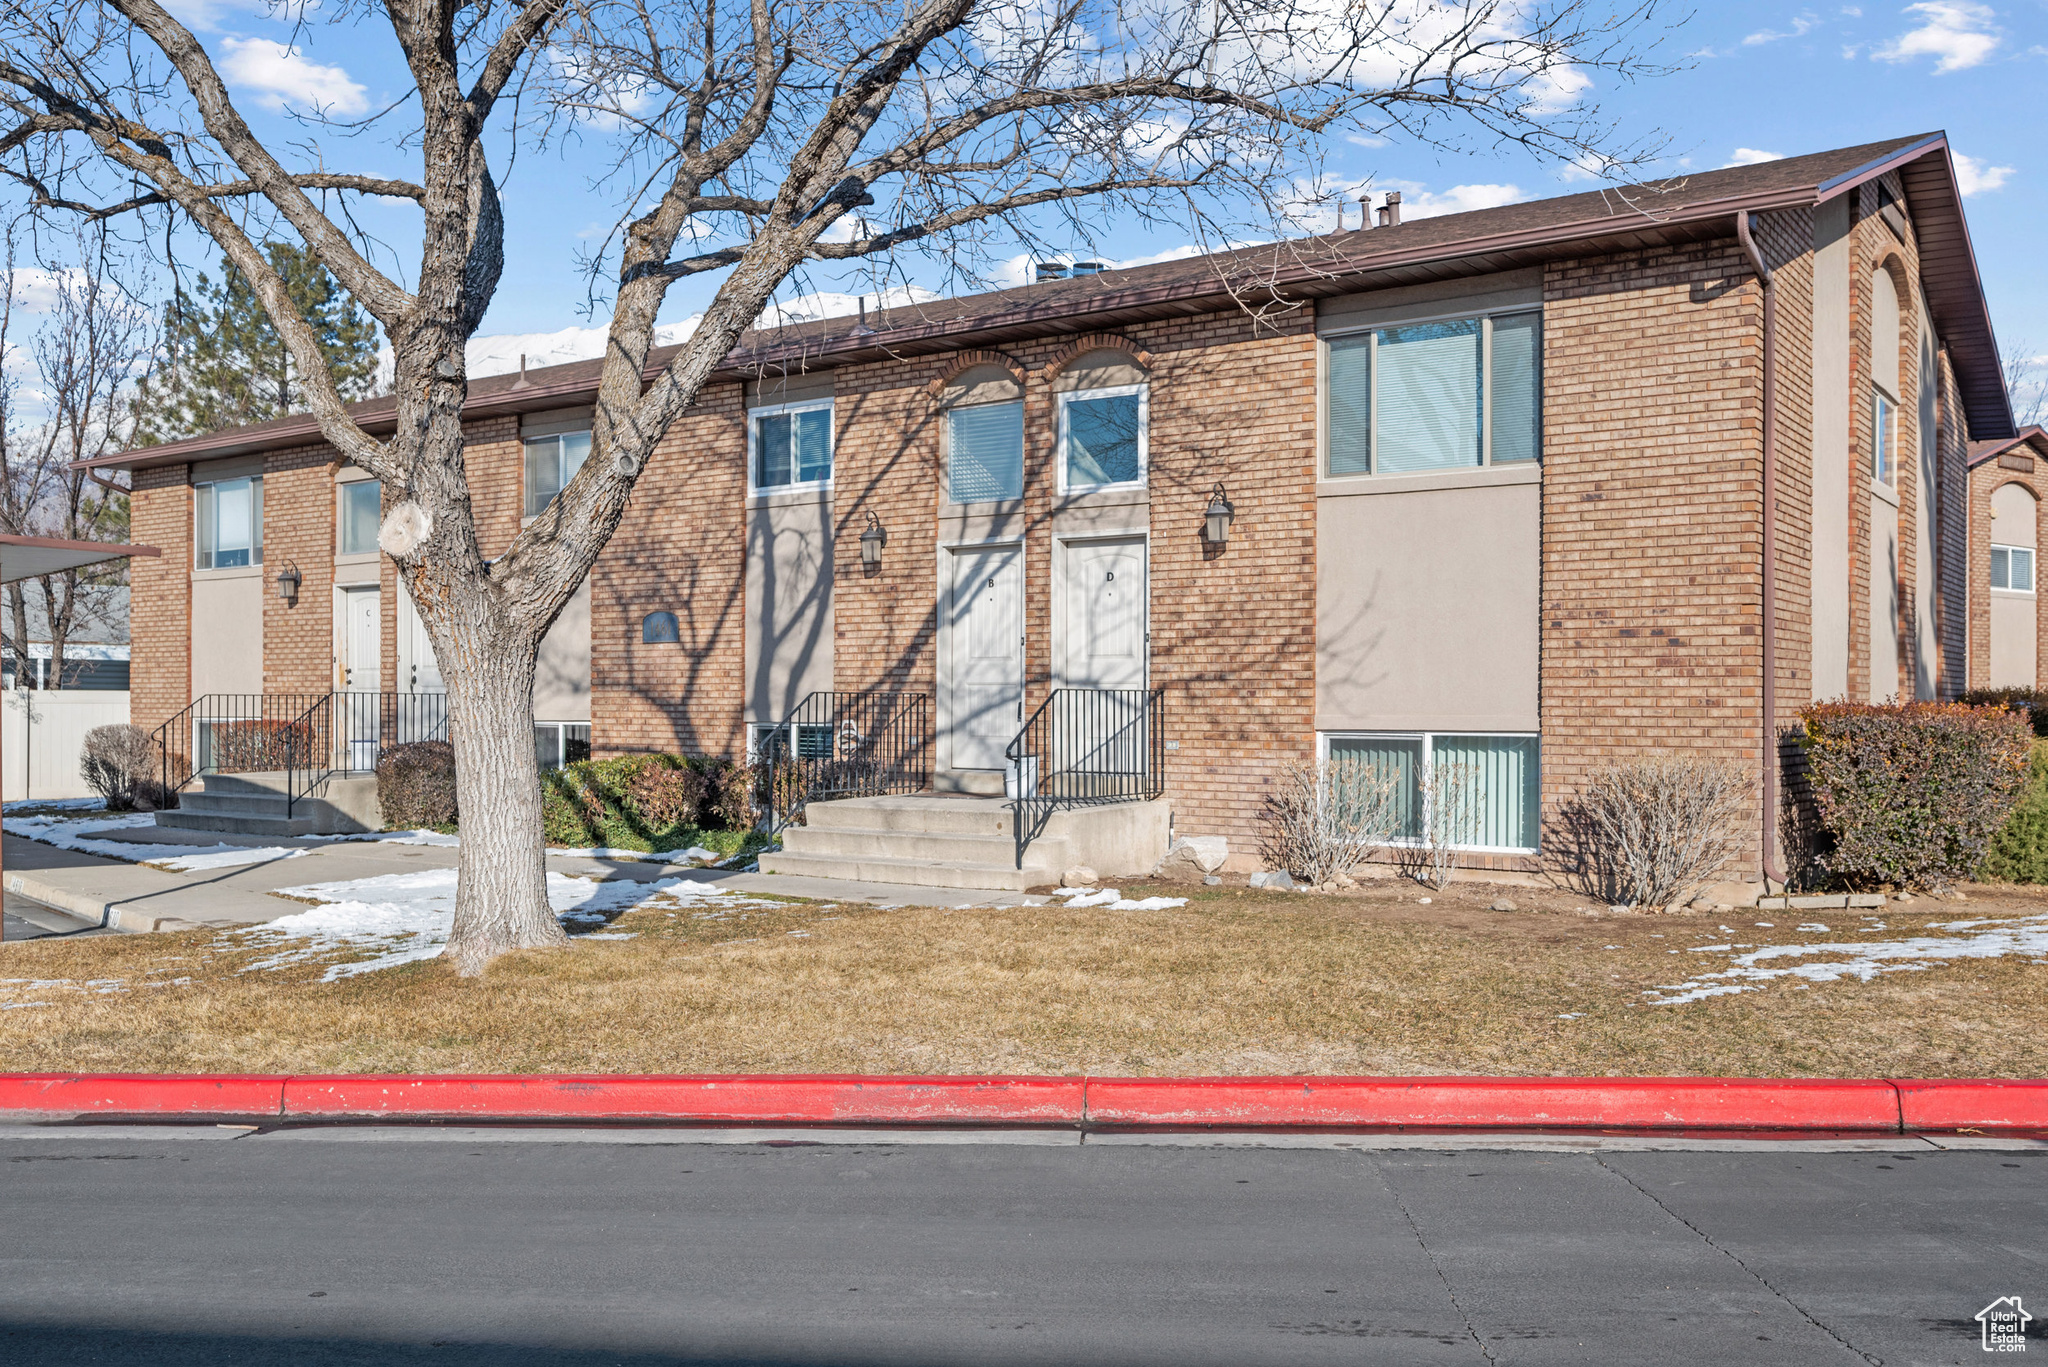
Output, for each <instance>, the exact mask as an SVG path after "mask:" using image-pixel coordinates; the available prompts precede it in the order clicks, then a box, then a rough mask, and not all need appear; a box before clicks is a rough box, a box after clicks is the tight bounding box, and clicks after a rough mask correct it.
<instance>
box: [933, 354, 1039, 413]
mask: <svg viewBox="0 0 2048 1367" xmlns="http://www.w3.org/2000/svg"><path fill="white" fill-rule="evenodd" d="M983 365H999V366H1001V367H1002V368H1003V369H1005V370H1007V371H1009V372H1010V378H1011V379H1013V380H1015V381H1016V382H1017V387H1018V388H1020V389H1021V388H1023V387H1024V381H1025V378H1026V377H1027V376H1028V375H1029V374H1030V372H1029V371H1028V370H1027V369H1025V366H1024V363H1023V362H1022V361H1019V360H1017V359H1016V358H1015V357H1012V356H1006V355H1004V354H1003V353H1002V352H1000V351H963V352H961V353H960V354H959V355H957V356H955V357H954V358H953V360H952V363H951V364H949V365H948V366H947V367H946V368H945V369H944V370H942V371H940V372H939V374H938V378H936V379H934V380H933V381H932V382H931V383H930V384H928V385H926V386H925V387H924V389H925V393H926V394H927V395H929V396H930V397H931V400H932V402H933V403H937V402H938V401H939V399H940V398H941V397H942V396H943V395H944V394H945V392H946V386H947V385H949V384H951V383H953V381H955V380H957V379H959V378H960V377H961V376H962V375H965V374H966V373H967V372H968V371H970V370H972V369H974V368H975V367H976V366H983Z"/></svg>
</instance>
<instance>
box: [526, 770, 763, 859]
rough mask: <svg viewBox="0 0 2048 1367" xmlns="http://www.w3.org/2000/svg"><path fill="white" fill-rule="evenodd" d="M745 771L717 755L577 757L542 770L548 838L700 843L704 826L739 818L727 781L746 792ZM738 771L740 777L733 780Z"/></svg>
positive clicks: (617, 843) (641, 845) (645, 844)
mask: <svg viewBox="0 0 2048 1367" xmlns="http://www.w3.org/2000/svg"><path fill="white" fill-rule="evenodd" d="M744 773H745V771H744V770H740V769H736V768H735V767H734V766H733V765H732V764H731V763H729V762H728V761H725V760H721V759H707V758H702V757H698V756H684V755H661V754H654V755H622V756H619V757H617V758H613V759H597V760H578V761H576V762H575V763H574V764H565V765H563V766H562V767H561V768H559V769H551V770H549V771H547V772H546V773H544V774H542V775H541V819H542V824H543V827H544V829H545V832H546V835H547V839H548V841H549V843H551V844H556V845H568V846H572V847H576V848H589V847H592V846H608V847H611V848H614V849H639V850H663V849H673V848H676V847H677V846H679V845H688V844H693V843H702V842H701V840H700V839H699V837H700V836H701V834H702V833H703V831H704V830H706V829H715V828H719V827H729V826H743V825H745V824H746V822H745V819H744V818H742V819H741V820H740V821H738V822H734V821H732V820H730V819H729V817H728V816H727V811H728V808H729V806H730V804H731V799H732V797H733V796H734V795H735V794H733V793H731V792H729V791H728V790H729V789H734V788H736V789H737V790H738V791H737V794H736V795H737V796H738V797H740V798H741V799H744V798H745V797H746V786H745V783H744V781H743V776H744ZM734 774H738V775H741V776H742V781H741V782H738V783H734V782H733V781H732V778H731V776H732V775H734Z"/></svg>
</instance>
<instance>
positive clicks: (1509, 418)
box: [1492, 313, 1543, 465]
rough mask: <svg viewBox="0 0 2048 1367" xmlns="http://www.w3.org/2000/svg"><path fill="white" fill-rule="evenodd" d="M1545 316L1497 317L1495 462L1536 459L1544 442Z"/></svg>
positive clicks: (1494, 348) (1495, 350)
mask: <svg viewBox="0 0 2048 1367" xmlns="http://www.w3.org/2000/svg"><path fill="white" fill-rule="evenodd" d="M1542 356H1543V315H1542V314H1540V313H1511V314H1508V315H1507V316H1506V317H1501V318H1495V319H1494V320H1493V374H1492V379H1493V463H1494V464H1495V465H1510V464H1514V463H1516V462H1519V461H1528V460H1535V459H1536V458H1537V456H1538V455H1540V454H1541V447H1542V442H1543V401H1542V378H1541V375H1540V373H1539V372H1540V369H1541V366H1542Z"/></svg>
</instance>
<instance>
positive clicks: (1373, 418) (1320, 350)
mask: <svg viewBox="0 0 2048 1367" xmlns="http://www.w3.org/2000/svg"><path fill="white" fill-rule="evenodd" d="M1523 313H1533V314H1535V315H1536V317H1537V320H1538V321H1537V324H1536V336H1537V349H1536V413H1537V418H1538V421H1539V423H1540V421H1541V419H1542V414H1543V373H1544V366H1543V353H1544V349H1545V348H1544V340H1543V338H1544V334H1543V322H1542V319H1543V317H1544V309H1543V306H1542V305H1541V304H1502V305H1500V306H1498V307H1495V308H1490V309H1476V310H1475V309H1460V310H1459V311H1457V312H1456V313H1433V314H1430V315H1428V316H1426V317H1421V318H1395V319H1388V320H1386V321H1383V322H1378V323H1361V324H1359V325H1358V326H1356V327H1335V328H1331V329H1329V330H1328V331H1327V332H1323V333H1320V334H1318V335H1317V337H1316V374H1317V384H1316V389H1317V391H1318V392H1317V395H1316V400H1317V402H1316V427H1317V430H1318V431H1319V432H1321V433H1322V443H1321V444H1322V448H1323V449H1322V452H1321V454H1320V456H1319V457H1318V465H1319V466H1320V469H1321V474H1322V477H1323V478H1324V479H1411V478H1414V477H1415V476H1417V475H1425V474H1429V475H1440V474H1447V473H1449V471H1448V470H1403V471H1398V472H1396V473H1394V474H1383V473H1381V471H1380V470H1379V468H1378V467H1379V463H1380V355H1379V352H1380V339H1379V334H1380V333H1381V332H1384V331H1385V330H1386V329H1388V328H1405V327H1414V326H1416V325H1418V324H1424V323H1463V322H1467V321H1477V322H1478V324H1479V463H1478V464H1477V465H1460V466H1455V467H1452V468H1455V469H1459V470H1489V469H1492V468H1494V460H1493V320H1494V319H1496V318H1511V317H1514V316H1515V315H1517V314H1523ZM1360 334H1366V335H1369V336H1370V337H1371V338H1372V340H1371V341H1370V342H1369V343H1367V345H1366V350H1367V352H1368V353H1369V359H1368V360H1367V362H1366V383H1367V395H1366V404H1367V409H1366V423H1367V426H1368V428H1369V430H1370V433H1371V440H1372V452H1371V455H1370V457H1369V461H1370V464H1371V466H1372V468H1371V469H1368V470H1365V471H1364V472H1362V473H1361V472H1359V471H1356V470H1351V471H1346V472H1344V473H1341V474H1338V473H1332V472H1331V470H1330V440H1329V423H1330V341H1331V339H1333V338H1337V337H1357V336H1359V335H1360ZM1500 468H1502V469H1506V470H1540V469H1542V468H1543V443H1542V440H1541V438H1540V436H1539V438H1538V440H1537V443H1536V459H1534V460H1516V461H1509V462H1508V463H1507V464H1506V465H1504V466H1502V467H1500ZM1372 734H1374V735H1388V734H1392V733H1390V732H1373V733H1372ZM1442 734H1444V735H1449V734H1451V733H1450V732H1448V731H1447V732H1443V733H1442ZM1488 734H1492V733H1488ZM1501 734H1503V735H1505V734H1507V733H1506V732H1502V733H1501Z"/></svg>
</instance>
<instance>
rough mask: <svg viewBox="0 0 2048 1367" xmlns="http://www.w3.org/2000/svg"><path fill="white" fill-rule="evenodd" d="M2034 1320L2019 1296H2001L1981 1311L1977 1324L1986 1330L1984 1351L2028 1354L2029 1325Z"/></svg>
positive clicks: (1978, 1314)
mask: <svg viewBox="0 0 2048 1367" xmlns="http://www.w3.org/2000/svg"><path fill="white" fill-rule="evenodd" d="M2033 1318H2034V1317H2033V1316H2032V1315H2029V1314H2028V1313H2027V1307H2025V1306H2024V1305H2021V1304H2020V1298H2019V1297H2018V1296H2000V1297H1999V1298H1998V1299H1997V1300H1995V1301H1993V1302H1991V1304H1989V1305H1987V1306H1985V1307H1984V1308H1983V1309H1982V1310H1979V1311H1978V1312H1977V1323H1978V1324H1979V1325H1981V1326H1983V1329H1984V1351H1985V1352H1987V1353H2024V1352H2026V1351H2027V1323H2028V1322H2029V1321H2030V1320H2032V1319H2033Z"/></svg>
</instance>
